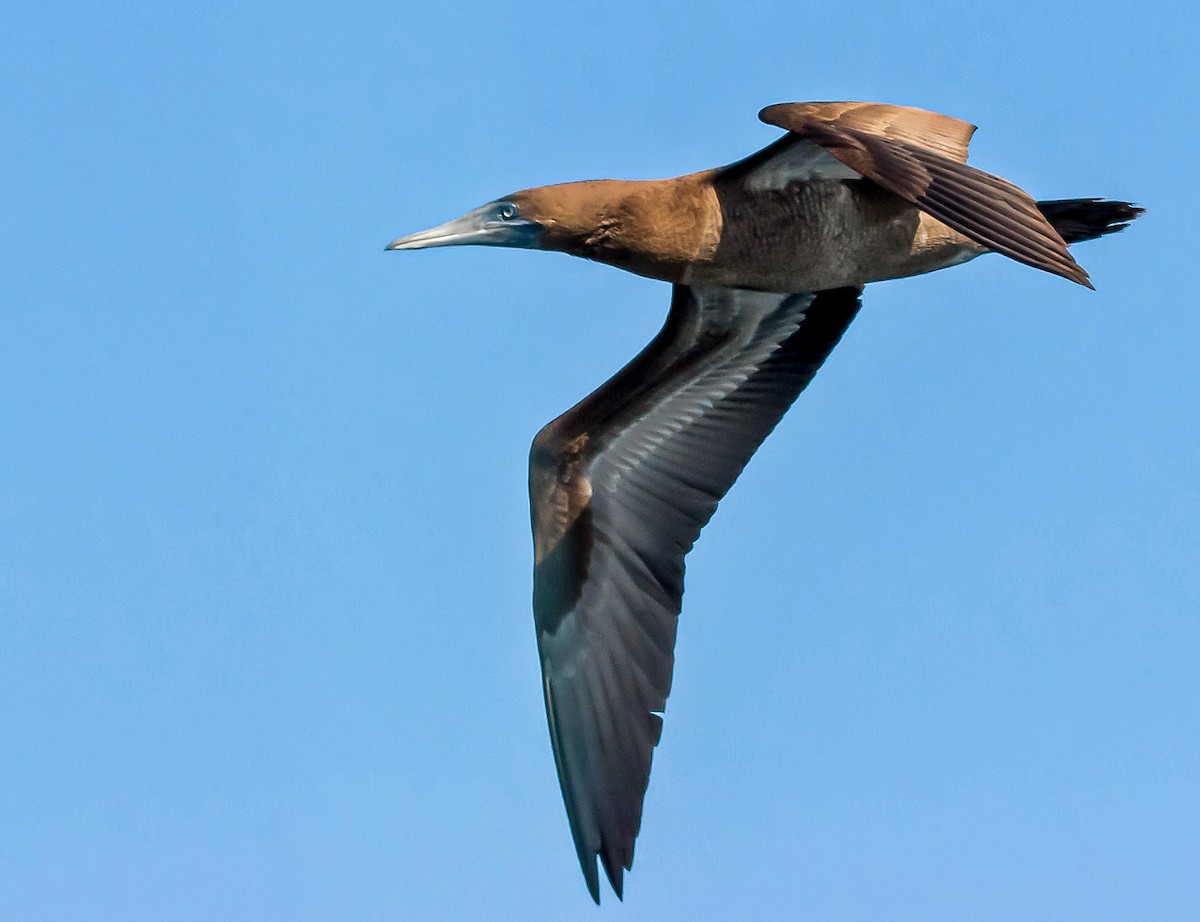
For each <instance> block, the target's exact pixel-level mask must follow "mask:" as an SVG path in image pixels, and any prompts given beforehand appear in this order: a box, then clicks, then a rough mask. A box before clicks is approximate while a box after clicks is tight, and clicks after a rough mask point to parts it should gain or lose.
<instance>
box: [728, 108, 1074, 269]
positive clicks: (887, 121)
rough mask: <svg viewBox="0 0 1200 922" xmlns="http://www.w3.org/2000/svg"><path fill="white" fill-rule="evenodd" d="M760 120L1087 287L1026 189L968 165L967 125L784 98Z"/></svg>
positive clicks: (959, 227)
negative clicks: (792, 100)
mask: <svg viewBox="0 0 1200 922" xmlns="http://www.w3.org/2000/svg"><path fill="white" fill-rule="evenodd" d="M759 118H761V119H762V120H763V121H764V122H766V123H767V124H769V125H776V126H778V127H780V128H784V129H786V130H787V131H789V132H792V134H793V135H795V136H796V139H797V141H798V142H799V143H801V144H803V143H804V142H808V143H809V144H813V145H816V146H817V147H819V148H821V149H822V150H823V151H825V152H827V153H828V154H829V155H831V156H832V157H833V158H834V159H835V160H837V161H838V162H839V163H841V164H842V165H843V166H845V167H848V168H849V169H850V170H852V171H854V172H855V173H857V174H859V175H861V176H864V177H866V178H867V179H870V180H872V181H874V182H876V183H878V184H879V185H881V186H883V187H884V188H885V189H887V190H888V191H890V192H893V193H895V194H896V195H898V196H900V197H901V198H903V199H905V200H906V201H909V202H911V203H912V204H913V205H916V206H917V207H918V208H920V209H921V210H923V211H926V212H928V213H929V214H931V215H933V217H935V218H937V219H938V220H939V221H941V222H942V223H943V224H946V225H948V226H950V227H952V228H954V230H956V231H958V232H959V233H960V234H964V235H966V236H967V237H969V238H971V239H972V240H974V241H975V242H977V243H979V244H982V245H983V246H985V247H987V248H988V249H991V250H995V251H996V252H998V253H1003V254H1004V255H1005V256H1010V257H1012V258H1013V259H1015V260H1018V261H1019V262H1023V263H1025V264H1027V265H1030V266H1034V267H1035V268H1038V269H1044V270H1046V271H1047V272H1052V273H1054V274H1055V275H1061V276H1063V277H1064V278H1068V279H1070V280H1072V281H1074V282H1079V283H1080V284H1081V285H1087V286H1088V287H1089V288H1090V287H1091V283H1090V282H1089V281H1088V276H1087V272H1085V271H1084V270H1083V268H1082V267H1081V266H1080V265H1079V264H1078V263H1077V262H1075V260H1074V259H1073V258H1072V257H1071V254H1070V253H1069V252H1068V251H1067V245H1066V243H1065V242H1064V241H1063V239H1062V237H1061V236H1060V235H1059V233H1058V231H1056V230H1055V229H1054V227H1053V225H1052V224H1051V223H1050V222H1049V221H1047V220H1046V218H1045V216H1044V215H1043V214H1042V213H1041V211H1039V210H1038V207H1037V203H1036V202H1035V201H1034V200H1033V199H1032V198H1031V197H1030V196H1029V195H1028V194H1027V193H1026V192H1024V191H1023V190H1021V189H1019V188H1017V187H1016V186H1014V185H1013V184H1012V183H1010V182H1008V181H1007V180H1004V179H1001V178H1000V177H998V176H993V175H991V174H990V173H985V172H983V171H982V170H977V169H975V168H974V167H970V166H967V165H966V163H965V161H966V153H967V141H968V140H969V138H970V133H971V131H972V130H973V126H971V125H968V124H967V123H966V122H960V121H958V119H951V118H949V117H948V116H944V115H938V114H936V113H933V112H924V111H923V110H920V109H907V108H902V107H899V106H885V105H881V104H878V103H782V104H780V105H775V106H768V107H767V108H765V109H763V110H762V112H760V113H759ZM777 143H779V142H777ZM767 150H770V148H768V149H767ZM762 153H765V151H764V152H762ZM751 159H752V158H751Z"/></svg>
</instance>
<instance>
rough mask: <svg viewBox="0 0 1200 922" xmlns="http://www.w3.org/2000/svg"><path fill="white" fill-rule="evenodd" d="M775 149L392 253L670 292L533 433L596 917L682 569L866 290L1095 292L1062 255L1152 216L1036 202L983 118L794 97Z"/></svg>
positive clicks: (778, 112)
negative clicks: (924, 285)
mask: <svg viewBox="0 0 1200 922" xmlns="http://www.w3.org/2000/svg"><path fill="white" fill-rule="evenodd" d="M759 117H760V118H761V119H762V120H763V121H764V122H766V123H767V124H769V125H774V126H776V127H778V128H782V129H784V131H786V134H784V135H783V136H782V137H780V138H779V139H778V140H776V141H775V142H774V143H773V144H771V145H769V146H768V147H766V148H764V149H763V150H760V151H758V152H757V153H755V154H752V155H751V156H749V157H747V158H746V159H744V160H741V161H739V162H737V163H734V164H732V165H730V166H725V167H720V168H718V169H711V170H704V171H702V172H698V173H691V174H688V175H686V176H679V177H675V178H672V179H661V180H642V181H621V180H594V181H587V182H571V183H563V184H558V185H551V186H541V187H538V188H533V189H525V190H523V191H520V192H515V193H513V194H512V195H506V196H504V197H503V198H499V199H496V200H495V201H492V202H488V203H487V204H486V205H483V206H481V207H479V208H476V209H475V210H474V211H471V212H469V213H467V214H466V215H464V216H463V217H461V218H458V219H456V220H454V221H450V222H448V223H446V224H443V225H441V226H440V227H435V228H433V229H432V230H427V231H422V232H420V233H416V234H410V235H408V236H406V237H401V238H400V239H398V240H395V241H393V242H392V243H391V244H389V245H388V247H387V249H389V250H416V249H421V248H423V247H437V246H458V245H463V244H482V245H486V246H504V247H522V248H529V249H541V250H556V251H559V252H564V253H569V254H571V255H574V256H582V257H584V258H585V259H592V260H596V261H597V262H602V263H607V264H608V265H611V266H616V267H617V268H619V269H625V270H627V271H629V272H634V273H636V274H638V275H643V276H646V277H648V278H653V279H660V280H662V281H666V282H670V283H671V285H672V295H671V306H670V311H669V313H668V314H667V319H666V323H665V325H664V326H663V328H662V330H661V332H659V333H658V335H657V336H655V337H654V339H653V340H652V341H651V342H650V344H649V345H647V346H646V348H645V349H643V350H642V352H641V353H640V354H639V355H638V356H637V357H635V358H634V359H633V360H632V361H631V362H630V363H629V364H628V365H626V366H625V367H624V368H623V369H621V370H620V371H619V372H617V374H616V375H614V376H613V377H612V378H611V379H610V380H609V381H607V382H606V383H605V384H603V385H602V386H601V387H600V388H599V389H598V390H597V391H595V393H593V394H591V395H589V396H588V397H586V398H584V399H583V401H581V402H580V403H579V404H577V405H576V406H575V407H573V408H572V409H570V410H568V411H567V412H566V413H564V414H563V415H562V416H560V417H558V418H557V419H555V420H554V421H553V422H551V423H550V424H549V425H547V426H546V427H545V428H544V429H542V431H541V432H539V433H538V434H537V437H536V438H535V439H534V441H533V448H532V451H531V453H530V458H529V497H530V506H531V510H532V521H533V544H534V561H535V562H534V576H533V609H534V620H535V624H536V628H537V642H538V651H539V654H540V657H541V666H542V688H543V693H544V696H545V703H546V717H547V720H548V721H549V725H550V741H551V745H552V748H553V751H554V760H555V763H556V766H557V769H558V780H559V783H560V785H561V787H562V794H563V801H564V803H565V805H566V810H567V817H568V820H569V823H570V828H571V835H572V837H573V838H574V842H575V849H576V851H577V853H578V856H579V862H580V865H581V867H582V869H583V876H584V878H585V879H586V881H587V886H588V890H589V892H590V893H591V895H592V899H594V900H595V901H596V902H597V903H599V902H600V882H599V874H598V870H597V859H599V862H600V864H601V865H602V866H603V868H604V871H605V874H606V875H607V877H608V880H609V883H610V884H611V885H612V888H613V890H614V891H615V892H616V894H617V896H618V898H620V897H621V895H622V888H623V874H624V871H625V870H628V869H630V868H631V867H632V864H633V846H634V840H635V839H636V838H637V835H638V832H639V830H640V828H641V822H642V801H643V799H644V796H645V793H646V786H647V784H648V783H649V778H650V761H651V757H652V754H653V751H654V747H655V746H656V745H657V744H658V741H659V736H660V734H661V731H662V712H663V709H664V708H665V706H666V703H667V695H668V693H669V692H670V688H671V674H672V669H673V666H674V646H675V631H676V625H677V621H678V617H679V612H680V605H681V599H682V596H683V573H684V558H685V557H686V555H687V553H688V551H689V550H691V548H692V545H693V543H694V542H695V541H696V539H697V538H698V537H699V535H700V529H701V528H703V527H704V525H705V524H706V523H707V522H708V520H709V518H710V517H711V516H712V514H713V512H714V511H715V510H716V507H717V503H718V501H719V500H720V499H721V498H722V497H723V496H724V495H725V493H726V491H727V490H728V489H729V488H730V486H731V485H732V484H733V482H734V480H735V479H737V476H738V474H740V473H741V471H742V468H743V467H745V465H746V463H747V462H748V461H749V460H750V456H751V455H753V454H754V452H755V450H756V449H757V448H758V446H759V445H760V444H761V443H762V441H763V439H765V438H766V437H767V435H768V434H769V433H770V432H771V430H772V429H773V428H774V427H775V425H776V424H777V423H778V422H779V420H780V418H781V417H782V416H783V414H784V413H785V412H786V411H787V409H788V407H790V406H791V404H792V402H793V401H794V400H795V399H796V397H797V395H798V394H799V393H800V392H801V391H802V390H803V389H804V388H805V386H806V385H807V384H808V382H809V381H810V380H811V379H812V377H813V375H814V374H815V373H816V371H817V369H818V368H819V367H820V366H821V363H822V362H824V361H825V358H826V356H828V355H829V352H830V350H832V349H833V347H834V346H835V345H837V343H838V340H839V339H841V337H842V334H843V333H844V332H845V331H846V328H847V327H848V326H849V324H850V322H851V321H852V320H853V319H854V316H855V315H856V314H857V313H858V310H859V305H860V296H861V294H862V290H863V286H864V285H866V284H867V283H868V282H877V281H881V280H883V279H893V278H902V277H905V276H910V275H919V274H921V273H924V272H932V271H933V270H935V269H942V268H945V267H947V266H954V265H958V264H959V263H964V262H966V261H968V260H970V259H974V258H975V257H976V256H979V255H981V254H983V253H990V252H995V253H1002V254H1004V255H1005V256H1008V257H1010V258H1012V259H1015V260H1017V261H1019V262H1022V263H1025V264H1026V265H1029V266H1033V267H1034V268H1036V269H1042V270H1044V271H1046V272H1050V273H1053V274H1054V275H1060V276H1062V277H1063V278H1066V279H1069V280H1071V281H1073V282H1077V283H1079V284H1080V285H1086V286H1087V287H1089V288H1091V287H1092V286H1091V283H1090V281H1089V280H1088V275H1087V273H1086V272H1085V271H1084V270H1083V268H1082V267H1081V266H1080V265H1079V264H1078V263H1076V262H1075V260H1074V258H1073V257H1072V256H1071V253H1070V252H1069V250H1068V249H1067V245H1068V244H1071V243H1077V242H1079V241H1081V240H1090V239H1093V238H1096V237H1100V236H1102V235H1104V234H1109V233H1113V232H1114V231H1118V230H1121V229H1122V228H1124V227H1126V226H1128V224H1129V222H1130V221H1132V220H1133V219H1134V218H1136V217H1137V216H1138V215H1139V214H1141V212H1142V209H1140V208H1137V207H1135V206H1133V205H1131V204H1129V203H1127V202H1117V201H1105V200H1101V199H1095V198H1081V199H1065V200H1055V201H1042V202H1038V201H1034V199H1033V198H1031V197H1030V196H1029V195H1028V194H1027V193H1025V192H1024V191H1022V190H1021V189H1019V188H1017V187H1016V186H1014V185H1013V184H1012V183H1009V182H1007V181H1005V180H1003V179H1001V178H999V177H998V176H993V175H992V174H990V173H985V172H983V171H981V170H978V169H975V168H974V167H971V166H968V165H967V163H966V160H967V145H968V142H969V141H970V138H971V135H972V133H973V132H974V130H975V126H974V125H971V124H969V123H967V122H964V121H960V120H959V119H957V118H951V117H949V116H946V115H939V114H937V113H934V112H927V111H924V110H921V109H914V108H908V107H903V106H893V105H884V104H880V103H862V102H807V103H784V104H781V105H774V106H770V107H768V108H766V109H763V110H762V112H760V113H759Z"/></svg>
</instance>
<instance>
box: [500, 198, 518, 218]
mask: <svg viewBox="0 0 1200 922" xmlns="http://www.w3.org/2000/svg"><path fill="white" fill-rule="evenodd" d="M496 214H497V215H498V216H499V218H500V220H501V221H511V220H512V219H513V218H515V217H516V216H517V206H516V205H514V204H513V203H512V202H505V203H504V204H502V205H501V206H500V207H499V208H497V209H496Z"/></svg>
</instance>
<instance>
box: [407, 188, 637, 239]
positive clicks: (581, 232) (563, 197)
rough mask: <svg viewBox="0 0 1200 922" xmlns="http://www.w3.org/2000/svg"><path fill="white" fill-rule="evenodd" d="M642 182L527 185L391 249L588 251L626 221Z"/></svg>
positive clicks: (416, 235)
mask: <svg viewBox="0 0 1200 922" xmlns="http://www.w3.org/2000/svg"><path fill="white" fill-rule="evenodd" d="M639 185H641V184H639V183H628V182H621V181H617V180H590V181H587V182H570V183H560V184H558V185H553V186H538V187H537V188H534V189H523V190H521V191H520V192H514V193H513V194H512V195H506V196H504V197H503V198H498V199H496V200H495V201H493V202H488V203H487V204H486V205H481V206H480V207H479V208H476V209H475V210H474V211H469V212H467V213H466V214H465V215H463V216H462V217H461V218H455V219H454V220H453V221H447V222H446V223H445V224H441V225H439V226H438V227H434V228H431V229H430V230H427V231H419V232H418V233H415V234H409V235H408V236H406V237H401V238H400V239H398V240H393V241H392V242H391V243H389V244H388V246H387V249H389V250H418V249H422V248H424V247H444V246H465V245H467V244H475V245H480V246H501V247H516V248H521V249H530V250H562V251H566V252H571V253H577V254H579V255H584V254H583V253H582V252H580V251H581V250H583V249H584V248H585V247H586V246H587V243H588V241H595V240H596V239H597V237H598V236H600V235H602V234H603V232H604V229H605V228H606V227H613V226H616V225H617V224H620V223H624V222H623V219H625V218H627V217H628V215H627V207H625V206H626V204H627V202H628V199H629V193H630V189H631V187H635V186H639Z"/></svg>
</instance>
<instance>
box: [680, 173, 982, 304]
mask: <svg viewBox="0 0 1200 922" xmlns="http://www.w3.org/2000/svg"><path fill="white" fill-rule="evenodd" d="M720 204H721V221H722V225H721V233H720V237H719V241H718V243H717V245H716V247H715V249H714V250H713V252H712V253H711V255H710V257H709V258H708V259H704V260H699V261H697V262H695V263H693V264H692V265H691V266H689V267H688V269H687V271H686V273H685V278H684V279H683V281H685V282H686V283H688V284H695V285H723V286H726V287H731V288H751V289H758V290H763V291H789V292H790V291H821V290H825V289H829V288H841V287H843V286H848V285H851V286H857V285H864V284H866V283H867V282H876V281H881V280H883V279H890V278H901V277H904V276H908V275H918V274H920V273H923V272H930V271H932V270H934V269H940V268H943V267H945V266H950V265H955V264H957V263H960V262H966V261H967V260H968V259H971V258H972V257H974V256H977V255H979V254H980V253H982V252H984V250H983V248H981V247H979V246H978V245H976V244H974V243H973V242H971V241H970V240H968V239H967V238H965V237H963V236H962V235H961V234H958V233H956V232H955V231H953V230H951V229H950V228H948V227H946V226H945V225H944V224H942V223H941V222H939V221H937V220H936V219H934V218H931V217H930V216H929V215H927V214H925V213H923V212H921V211H920V210H918V209H917V208H915V207H913V206H912V205H910V204H908V203H907V202H905V201H904V200H903V199H901V198H899V197H898V196H895V195H893V194H891V193H890V192H887V191H886V190H884V189H881V188H880V187H878V186H876V185H875V184H874V183H869V182H859V181H826V182H807V183H797V184H795V185H792V186H789V187H788V188H786V189H782V190H770V191H764V192H760V193H757V194H753V195H740V196H736V197H732V196H731V197H730V198H729V200H722V201H721V202H720Z"/></svg>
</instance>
